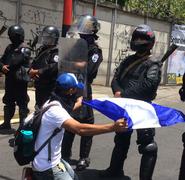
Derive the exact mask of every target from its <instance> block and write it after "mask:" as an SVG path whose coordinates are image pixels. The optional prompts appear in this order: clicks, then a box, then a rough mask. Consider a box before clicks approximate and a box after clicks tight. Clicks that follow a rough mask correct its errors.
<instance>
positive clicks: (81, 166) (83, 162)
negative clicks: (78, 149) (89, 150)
mask: <svg viewBox="0 0 185 180" xmlns="http://www.w3.org/2000/svg"><path fill="white" fill-rule="evenodd" d="M89 164H90V158H80V159H79V161H78V164H77V166H76V170H77V171H83V170H85V169H86V168H87V167H89Z"/></svg>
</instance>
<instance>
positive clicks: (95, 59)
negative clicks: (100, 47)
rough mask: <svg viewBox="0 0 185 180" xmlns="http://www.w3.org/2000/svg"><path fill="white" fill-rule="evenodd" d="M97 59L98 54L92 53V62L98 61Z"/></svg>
mask: <svg viewBox="0 0 185 180" xmlns="http://www.w3.org/2000/svg"><path fill="white" fill-rule="evenodd" d="M98 59H99V55H98V54H93V56H92V61H93V62H94V63H96V62H97V61H98Z"/></svg>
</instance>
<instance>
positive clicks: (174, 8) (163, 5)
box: [107, 0, 185, 23]
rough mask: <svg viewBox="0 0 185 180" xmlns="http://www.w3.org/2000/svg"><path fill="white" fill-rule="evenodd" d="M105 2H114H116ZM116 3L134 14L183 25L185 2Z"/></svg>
mask: <svg viewBox="0 0 185 180" xmlns="http://www.w3.org/2000/svg"><path fill="white" fill-rule="evenodd" d="M107 1H109V2H112V3H115V2H116V0H107ZM117 2H118V4H119V5H120V6H122V7H128V8H129V9H131V11H133V12H135V13H143V14H146V13H147V14H150V15H153V16H160V17H163V18H171V19H173V20H174V21H176V22H181V23H185V0H117Z"/></svg>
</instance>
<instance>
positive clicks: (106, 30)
mask: <svg viewBox="0 0 185 180" xmlns="http://www.w3.org/2000/svg"><path fill="white" fill-rule="evenodd" d="M17 2H18V1H17V0H0V7H1V8H0V10H1V11H2V12H3V14H4V16H5V17H7V19H8V21H7V25H8V26H10V25H12V24H15V23H16V22H17V21H19V22H20V24H21V25H22V26H23V28H24V29H25V33H26V40H29V39H32V33H31V31H30V30H33V31H36V30H40V29H42V27H43V26H44V25H56V26H57V27H58V28H60V29H61V27H62V14H63V12H62V11H63V0H39V1H38V0H22V6H21V7H19V4H18V3H17ZM92 11H93V5H92V4H88V5H87V3H84V2H80V1H76V5H75V15H76V16H78V15H81V14H87V13H88V14H89V13H91V14H92ZM113 14H114V10H113V9H111V8H110V7H109V8H107V7H103V6H98V8H97V11H96V15H97V18H98V19H99V21H100V23H101V30H100V31H99V33H98V35H99V40H98V44H99V45H100V47H101V48H102V50H103V56H104V60H103V62H102V64H101V66H100V69H99V72H98V76H97V78H96V79H95V81H94V83H95V84H101V85H105V82H106V78H110V79H109V80H110V82H111V79H112V76H113V72H114V69H115V67H116V64H119V60H120V59H121V58H123V57H125V56H126V55H128V54H130V53H132V52H130V51H129V40H130V34H131V33H132V31H133V29H134V28H135V27H136V26H137V25H138V24H141V23H142V24H143V23H144V22H145V19H144V17H142V16H138V15H133V14H131V13H125V12H123V11H118V12H117V16H116V17H117V18H116V25H115V29H114V39H113V52H112V59H111V63H110V64H111V71H110V77H107V68H108V67H107V66H108V56H109V44H110V33H111V24H112V23H113V22H112V15H113ZM0 20H1V19H0ZM0 23H1V24H0V25H2V23H3V22H0ZM148 24H149V25H150V26H151V27H152V28H153V30H154V31H155V34H156V44H155V47H154V49H153V52H154V54H155V56H156V57H159V56H161V55H162V54H164V52H165V50H166V49H167V47H168V42H169V33H170V23H168V22H165V21H161V20H155V19H151V18H149V19H148ZM0 41H1V44H0V55H2V53H3V51H4V49H5V47H6V46H7V44H8V43H9V40H8V39H7V32H5V33H4V34H3V35H2V36H1V37H0ZM156 59H158V58H156ZM164 67H165V66H164ZM164 72H165V69H164V68H163V74H164ZM162 81H164V78H163V80H162Z"/></svg>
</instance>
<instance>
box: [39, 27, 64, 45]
mask: <svg viewBox="0 0 185 180" xmlns="http://www.w3.org/2000/svg"><path fill="white" fill-rule="evenodd" d="M59 36H60V32H59V30H58V28H57V27H55V26H46V27H44V28H43V30H42V32H41V34H40V42H41V43H42V44H43V45H45V46H52V45H57V43H58V39H59Z"/></svg>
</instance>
